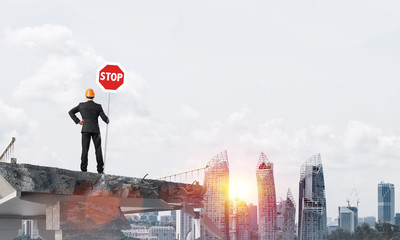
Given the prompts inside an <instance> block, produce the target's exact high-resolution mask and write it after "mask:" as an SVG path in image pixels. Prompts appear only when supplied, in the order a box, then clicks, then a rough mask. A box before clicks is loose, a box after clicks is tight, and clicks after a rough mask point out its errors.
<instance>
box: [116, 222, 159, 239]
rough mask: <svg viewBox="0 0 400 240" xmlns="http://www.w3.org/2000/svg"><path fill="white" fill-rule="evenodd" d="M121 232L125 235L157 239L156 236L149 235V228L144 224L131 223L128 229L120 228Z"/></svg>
mask: <svg viewBox="0 0 400 240" xmlns="http://www.w3.org/2000/svg"><path fill="white" fill-rule="evenodd" d="M122 233H123V234H124V235H125V236H127V237H132V238H139V239H143V240H148V239H157V237H154V236H150V232H149V229H148V228H146V227H145V226H137V225H131V229H130V230H122Z"/></svg>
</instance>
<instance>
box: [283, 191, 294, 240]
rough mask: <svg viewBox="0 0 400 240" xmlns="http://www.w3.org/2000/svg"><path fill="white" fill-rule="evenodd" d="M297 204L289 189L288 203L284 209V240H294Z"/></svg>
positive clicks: (286, 202)
mask: <svg viewBox="0 0 400 240" xmlns="http://www.w3.org/2000/svg"><path fill="white" fill-rule="evenodd" d="M295 217H296V203H295V201H294V198H293V195H292V192H291V191H290V189H288V192H287V195H286V201H285V205H284V208H283V229H282V231H283V235H282V239H283V240H293V239H294V235H295V233H296V229H295Z"/></svg>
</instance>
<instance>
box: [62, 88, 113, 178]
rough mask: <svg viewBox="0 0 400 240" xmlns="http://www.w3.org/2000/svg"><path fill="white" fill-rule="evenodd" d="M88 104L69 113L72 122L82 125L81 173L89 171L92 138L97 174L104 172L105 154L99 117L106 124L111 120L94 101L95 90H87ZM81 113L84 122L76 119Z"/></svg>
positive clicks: (82, 104)
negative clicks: (102, 149) (77, 114)
mask: <svg viewBox="0 0 400 240" xmlns="http://www.w3.org/2000/svg"><path fill="white" fill-rule="evenodd" d="M85 96H86V99H87V101H86V102H81V103H79V105H78V106H76V107H74V108H73V109H71V110H70V111H69V112H68V113H69V115H70V116H71V118H72V120H73V121H74V122H75V123H76V124H80V125H82V131H81V133H82V155H81V171H82V172H86V171H87V165H88V151H89V146H90V138H92V140H93V143H94V147H95V149H96V161H97V172H98V173H103V172H104V162H103V153H102V151H101V137H100V128H99V121H98V118H99V116H100V117H101V119H103V121H104V122H105V123H107V124H108V123H109V122H110V120H109V119H108V117H107V116H106V115H105V114H104V111H103V108H102V107H101V105H100V104H97V103H95V102H94V101H93V98H94V91H93V89H90V88H89V89H87V90H86V93H85ZM77 112H80V113H81V116H82V120H79V118H77V117H76V115H75V114H76V113H77Z"/></svg>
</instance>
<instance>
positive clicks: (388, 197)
mask: <svg viewBox="0 0 400 240" xmlns="http://www.w3.org/2000/svg"><path fill="white" fill-rule="evenodd" d="M378 221H380V222H387V223H390V224H394V184H392V183H384V182H381V183H379V184H378Z"/></svg>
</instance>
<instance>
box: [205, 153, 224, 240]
mask: <svg viewBox="0 0 400 240" xmlns="http://www.w3.org/2000/svg"><path fill="white" fill-rule="evenodd" d="M204 187H206V188H207V192H206V194H205V195H204V207H203V209H202V215H205V216H207V217H208V218H209V219H210V220H211V221H212V222H213V223H214V224H216V225H217V226H218V227H219V229H220V230H221V231H222V233H223V235H224V237H223V239H224V240H229V164H228V154H227V152H226V151H224V152H222V153H220V154H218V155H217V156H215V157H213V158H212V159H211V160H210V161H209V162H208V164H207V168H206V170H205V174H204ZM201 239H207V240H217V239H218V238H217V237H215V236H214V235H213V234H212V233H210V232H209V231H207V230H206V229H205V228H204V227H203V226H201Z"/></svg>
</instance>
